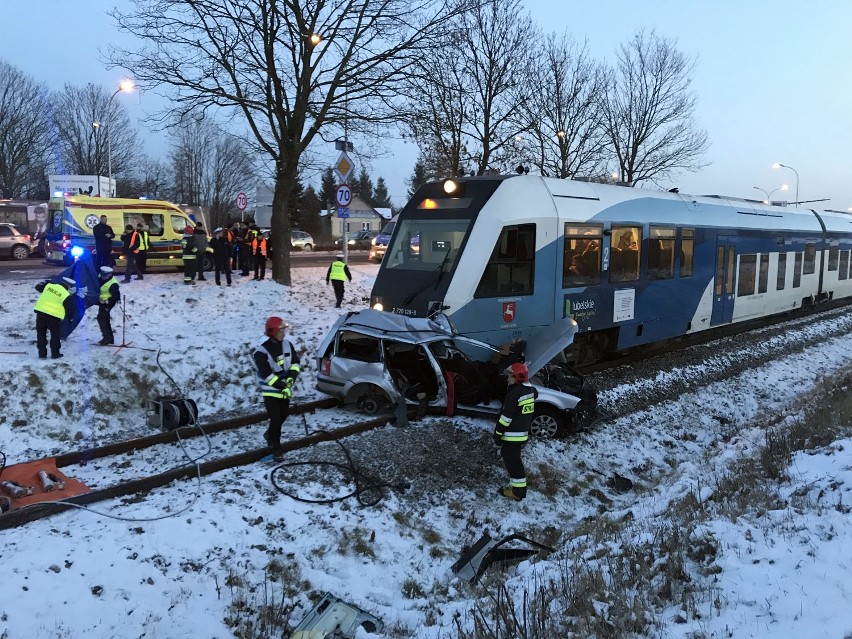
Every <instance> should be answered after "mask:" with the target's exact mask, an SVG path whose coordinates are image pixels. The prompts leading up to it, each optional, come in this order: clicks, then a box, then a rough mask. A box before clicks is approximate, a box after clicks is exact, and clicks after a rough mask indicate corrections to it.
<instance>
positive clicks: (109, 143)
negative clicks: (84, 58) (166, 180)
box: [51, 84, 142, 195]
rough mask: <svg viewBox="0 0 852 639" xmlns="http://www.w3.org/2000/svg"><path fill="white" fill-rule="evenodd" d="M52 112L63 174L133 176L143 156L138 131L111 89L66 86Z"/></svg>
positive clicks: (58, 162)
mask: <svg viewBox="0 0 852 639" xmlns="http://www.w3.org/2000/svg"><path fill="white" fill-rule="evenodd" d="M51 111H52V116H51V117H52V119H53V127H52V130H53V135H54V136H55V141H54V144H53V148H54V157H53V163H54V165H55V166H56V170H57V171H58V172H59V173H63V174H80V175H104V176H106V175H108V174H109V170H110V168H112V174H113V176H116V177H120V178H124V179H125V180H127V179H129V178H131V177H132V176H133V172H134V171H135V169H136V164H137V162H138V161H139V159H140V158H141V157H142V153H141V151H140V145H139V140H138V137H137V135H136V129H135V128H134V127H133V126H132V125H131V123H130V118H129V117H128V115H127V111H126V109H125V108H124V106H122V104H121V103H120V102H119V101H117V100H113V99H112V95H111V94H110V93H109V91H108V90H107V89H105V88H103V87H100V86H96V85H94V84H87V85H85V86H83V87H76V86H72V85H70V84H66V85H65V87H64V89H63V90H62V91H61V92H59V93H58V94H56V95H54V96H53V98H52V109H51ZM109 129H112V131H110V130H109ZM103 195H106V194H103Z"/></svg>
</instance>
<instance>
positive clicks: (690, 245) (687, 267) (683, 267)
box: [680, 229, 695, 277]
mask: <svg viewBox="0 0 852 639" xmlns="http://www.w3.org/2000/svg"><path fill="white" fill-rule="evenodd" d="M694 251H695V229H681V232H680V276H681V277H692V256H693V254H694Z"/></svg>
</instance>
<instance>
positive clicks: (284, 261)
mask: <svg viewBox="0 0 852 639" xmlns="http://www.w3.org/2000/svg"><path fill="white" fill-rule="evenodd" d="M285 157H286V156H285ZM278 167H279V168H278V171H277V172H276V174H275V192H274V193H273V195H272V279H273V280H275V281H276V282H278V283H279V284H284V285H285V286H290V284H291V278H290V210H289V208H288V203H289V202H290V196H291V195H292V193H293V191H294V189H295V188H296V178H297V177H298V170H297V166H296V164H295V163H291V162H287V161H286V160H285V161H281V162H279V165H278Z"/></svg>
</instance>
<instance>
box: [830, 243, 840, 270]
mask: <svg viewBox="0 0 852 639" xmlns="http://www.w3.org/2000/svg"><path fill="white" fill-rule="evenodd" d="M839 252H840V247H839V246H838V245H837V242H832V243H831V246H829V247H828V270H829V271H836V270H837V254H838V253H839Z"/></svg>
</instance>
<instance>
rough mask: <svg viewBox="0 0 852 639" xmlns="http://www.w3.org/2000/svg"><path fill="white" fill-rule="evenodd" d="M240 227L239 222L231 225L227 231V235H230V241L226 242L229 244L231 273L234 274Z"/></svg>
mask: <svg viewBox="0 0 852 639" xmlns="http://www.w3.org/2000/svg"><path fill="white" fill-rule="evenodd" d="M240 226H241V223H240V222H234V223H233V224H231V227H230V228H229V229H227V231H228V233H229V234H230V235H229V237H230V239H229V240H228V241H229V242H230V243H231V271H232V272H236V270H237V256H238V255H239V252H240V246H239V241H240V238H239V232H240Z"/></svg>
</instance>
